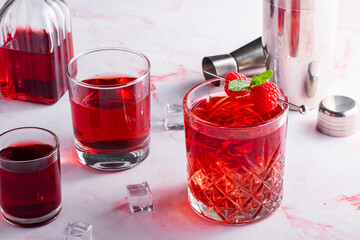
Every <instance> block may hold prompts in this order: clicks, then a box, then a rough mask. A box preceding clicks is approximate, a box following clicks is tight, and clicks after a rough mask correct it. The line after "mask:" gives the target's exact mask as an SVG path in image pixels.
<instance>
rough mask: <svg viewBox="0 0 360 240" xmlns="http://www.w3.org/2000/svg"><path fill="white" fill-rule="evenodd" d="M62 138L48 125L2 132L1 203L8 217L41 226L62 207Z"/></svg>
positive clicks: (2, 211)
mask: <svg viewBox="0 0 360 240" xmlns="http://www.w3.org/2000/svg"><path fill="white" fill-rule="evenodd" d="M60 175H61V174H60V153H59V139H58V138H57V137H56V135H55V134H54V133H52V132H50V131H48V130H46V129H42V128H36V127H23V128H16V129H13V130H10V131H7V132H5V133H3V134H1V135H0V206H1V213H2V215H3V217H4V218H5V220H7V221H8V222H10V223H12V224H15V225H19V226H26V227H29V226H39V225H43V224H46V223H48V222H50V221H52V220H53V219H54V218H55V217H56V216H57V215H58V214H59V212H60V210H61V180H60V178H61V176H60Z"/></svg>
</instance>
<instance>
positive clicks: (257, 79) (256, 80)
mask: <svg viewBox="0 0 360 240" xmlns="http://www.w3.org/2000/svg"><path fill="white" fill-rule="evenodd" d="M273 75H274V73H273V71H272V70H267V71H265V72H263V73H261V74H259V75H257V76H254V77H253V78H252V79H251V83H250V86H256V85H260V84H263V83H266V81H267V80H268V79H269V78H271V77H272V76H273Z"/></svg>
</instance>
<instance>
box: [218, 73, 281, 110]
mask: <svg viewBox="0 0 360 240" xmlns="http://www.w3.org/2000/svg"><path fill="white" fill-rule="evenodd" d="M272 76H273V71H271V70H267V71H266V72H263V73H261V74H260V75H258V76H254V77H253V78H252V79H251V83H250V84H249V81H248V80H247V79H246V77H245V76H244V75H242V74H239V73H236V72H232V73H229V74H228V75H227V76H226V78H225V92H226V93H227V95H228V96H230V97H238V96H243V95H246V94H248V93H249V92H250V96H251V99H252V102H253V103H254V107H255V109H256V110H257V111H258V112H260V113H267V112H270V111H272V110H274V108H275V107H276V105H277V101H278V98H280V95H281V93H280V89H279V87H278V86H277V85H276V84H275V83H272V82H267V80H268V79H269V78H271V77H272Z"/></svg>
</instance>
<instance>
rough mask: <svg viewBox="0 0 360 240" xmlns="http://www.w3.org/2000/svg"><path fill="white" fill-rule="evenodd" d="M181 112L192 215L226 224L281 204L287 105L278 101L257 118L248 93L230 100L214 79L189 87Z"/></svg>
mask: <svg viewBox="0 0 360 240" xmlns="http://www.w3.org/2000/svg"><path fill="white" fill-rule="evenodd" d="M219 83H220V84H219ZM281 94H282V96H281V97H282V98H283V99H284V100H287V97H286V95H285V94H284V92H283V91H281ZM183 109H184V121H185V137H186V150H187V169H188V197H189V202H190V205H191V207H192V208H193V209H194V210H195V212H196V213H198V214H199V215H201V216H203V217H205V218H206V219H209V220H213V221H216V222H221V223H228V224H246V223H251V222H255V221H258V220H260V219H262V218H264V217H266V216H268V215H270V214H271V213H273V212H274V211H275V210H276V209H277V208H278V207H279V205H280V203H281V200H282V185H283V173H284V160H285V142H286V130H287V115H288V106H287V105H285V104H282V103H278V105H277V106H276V108H275V109H274V110H272V111H271V112H269V113H266V114H260V113H258V112H257V111H256V109H255V108H254V104H253V102H252V99H251V97H250V94H249V95H246V96H243V97H238V98H236V99H231V98H229V97H228V96H227V95H226V93H225V92H224V81H223V80H217V79H215V80H209V81H207V82H204V83H201V84H199V85H197V86H195V87H194V88H192V89H191V90H190V91H189V92H188V93H187V94H186V95H185V98H184V101H183Z"/></svg>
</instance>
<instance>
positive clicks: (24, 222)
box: [1, 205, 61, 227]
mask: <svg viewBox="0 0 360 240" xmlns="http://www.w3.org/2000/svg"><path fill="white" fill-rule="evenodd" d="M60 211H61V205H59V206H58V207H57V208H56V209H54V210H53V211H52V212H50V213H49V214H46V215H45V216H41V217H36V218H19V217H15V216H12V215H10V214H8V213H6V212H5V211H4V210H3V209H2V208H1V213H2V216H3V218H4V219H5V221H7V222H8V223H10V224H12V225H15V226H19V227H39V226H43V225H45V224H48V223H50V222H52V221H53V220H55V218H56V217H57V216H58V215H59V213H60Z"/></svg>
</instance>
